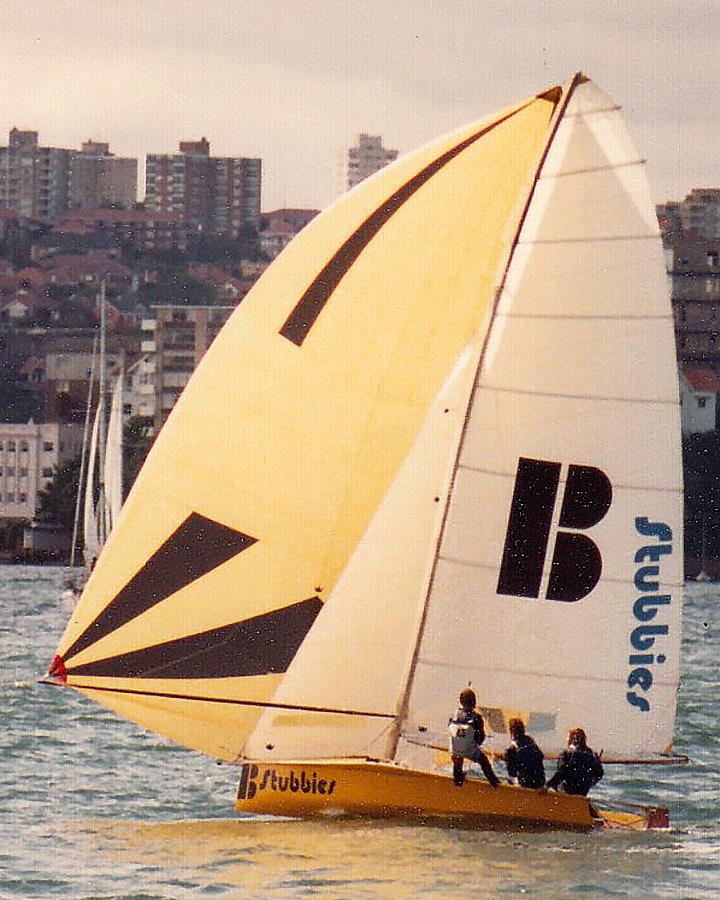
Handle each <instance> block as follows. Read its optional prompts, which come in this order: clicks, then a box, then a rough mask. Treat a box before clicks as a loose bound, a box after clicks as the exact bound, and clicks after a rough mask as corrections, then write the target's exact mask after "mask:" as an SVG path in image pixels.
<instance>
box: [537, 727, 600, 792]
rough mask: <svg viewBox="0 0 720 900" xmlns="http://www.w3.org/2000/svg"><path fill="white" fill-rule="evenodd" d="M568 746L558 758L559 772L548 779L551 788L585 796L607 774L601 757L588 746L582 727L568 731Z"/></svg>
mask: <svg viewBox="0 0 720 900" xmlns="http://www.w3.org/2000/svg"><path fill="white" fill-rule="evenodd" d="M567 742H568V748H567V750H563V752H562V753H561V754H560V756H559V758H558V767H557V772H555V774H554V775H553V777H552V778H551V779H550V781H548V785H547V786H548V787H549V788H555V790H558V789H559V790H561V791H563V792H564V793H566V794H578V795H580V796H582V797H584V796H585V795H586V794H587V792H588V791H589V790H590V788H591V787H594V786H595V785H596V784H597V783H598V781H600V779H601V778H602V777H603V775H604V774H605V773H604V771H603V767H602V763H601V762H600V757H599V756H598V755H597V753H595V752H594V750H593V749H592V747H588V745H587V738H586V737H585V732H584V731H583V730H582V728H573V729H571V730H570V731H569V732H568V737H567Z"/></svg>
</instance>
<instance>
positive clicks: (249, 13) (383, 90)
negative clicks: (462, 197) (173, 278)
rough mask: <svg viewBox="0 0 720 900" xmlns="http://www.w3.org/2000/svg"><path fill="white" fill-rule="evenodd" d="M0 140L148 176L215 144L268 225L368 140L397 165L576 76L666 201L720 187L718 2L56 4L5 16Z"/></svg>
mask: <svg viewBox="0 0 720 900" xmlns="http://www.w3.org/2000/svg"><path fill="white" fill-rule="evenodd" d="M3 20H4V22H3V28H2V30H1V33H0V47H1V48H2V53H3V58H4V59H5V61H6V66H7V71H8V72H9V73H10V76H9V80H10V84H9V88H10V89H9V91H8V93H7V98H6V102H5V104H4V105H3V107H2V109H3V114H2V116H1V117H0V133H3V132H5V133H7V132H8V131H9V130H10V129H11V128H12V127H14V126H16V127H18V128H21V129H33V130H36V131H38V132H39V133H40V142H41V143H42V144H43V145H44V146H58V147H75V146H77V147H79V146H80V145H81V143H82V142H83V141H86V140H88V139H92V140H97V141H106V142H109V143H110V145H111V147H112V148H113V151H114V152H115V153H117V154H118V155H119V156H130V157H135V158H137V159H138V160H139V162H140V172H139V179H138V180H139V183H140V185H141V187H140V194H141V197H142V194H143V193H144V187H143V185H144V171H143V168H144V167H143V163H144V159H145V156H146V155H147V154H151V153H171V152H174V148H175V147H176V146H177V144H178V142H179V141H181V140H198V139H199V138H201V137H203V136H204V137H206V138H207V139H208V140H209V141H210V143H211V146H212V148H213V153H214V154H217V155H218V156H246V157H260V158H261V159H262V161H263V203H262V205H263V209H265V210H269V209H273V208H277V207H283V206H288V207H316V208H322V207H323V206H326V205H327V204H328V203H329V202H330V201H331V200H332V199H333V197H334V196H335V186H336V171H337V155H338V152H339V151H341V150H342V149H343V148H344V147H346V146H348V145H349V144H351V143H353V142H354V140H355V138H356V137H357V135H358V134H359V133H361V132H366V133H369V134H377V135H381V136H382V139H383V142H384V144H385V145H386V146H388V147H393V148H397V149H398V150H399V151H400V153H401V154H402V153H406V152H408V151H410V150H412V149H413V148H414V147H417V146H419V145H421V144H423V143H425V142H426V141H428V140H432V139H433V138H434V137H437V136H439V135H441V134H443V133H444V132H447V131H450V130H452V129H453V128H455V127H457V126H460V125H462V124H464V123H466V122H468V121H472V120H474V119H478V118H481V117H483V116H484V115H486V114H489V113H492V112H494V111H496V110H498V109H500V108H502V107H503V106H504V105H507V104H509V103H510V102H513V101H514V100H516V99H517V97H518V96H522V95H524V94H525V95H530V94H533V93H536V92H539V91H541V90H543V89H545V88H547V87H548V86H550V85H552V84H555V83H557V82H562V81H564V80H566V79H567V78H568V77H569V76H570V75H571V74H572V73H573V72H574V71H577V70H580V69H581V70H583V71H585V72H587V74H589V75H590V76H591V77H592V78H593V79H595V80H596V81H597V82H598V83H599V84H600V85H601V86H602V87H603V88H604V89H605V90H607V91H609V92H610V93H611V94H612V95H613V96H614V97H615V99H616V100H617V101H618V102H619V103H620V104H622V105H623V107H624V110H625V115H626V118H627V120H628V124H629V127H630V129H631V131H632V134H633V136H634V138H635V140H636V142H637V144H638V146H639V148H640V150H641V152H642V153H643V155H645V156H646V157H647V158H648V160H649V170H650V171H649V174H650V178H651V183H652V190H653V195H654V197H655V199H656V200H657V201H662V200H665V199H679V198H682V197H684V196H685V194H686V193H687V192H688V191H689V190H690V189H691V188H692V187H698V186H703V187H705V186H708V187H713V186H717V185H718V184H720V171H719V169H720V166H719V165H718V162H719V161H718V157H717V151H716V150H715V147H714V143H713V140H712V136H713V133H714V131H715V130H716V121H715V120H716V119H717V112H716V104H715V103H714V95H715V85H716V84H717V80H718V79H717V76H718V75H719V74H720V61H719V60H718V58H717V54H716V53H715V50H714V48H715V46H716V43H717V37H718V33H719V31H720V26H718V22H717V19H716V17H715V16H714V15H713V7H712V6H711V4H708V3H696V4H692V3H691V4H679V3H676V2H671V0H654V2H652V3H643V2H636V0H623V2H611V0H599V2H586V0H577V2H575V0H558V2H547V0H528V2H525V3H522V4H517V3H513V2H497V3H494V4H492V6H487V5H485V4H481V3H470V2H462V0H460V2H456V3H453V4H448V5H447V6H446V5H443V4H431V3H429V2H425V0H409V2H404V3H402V4H397V5H395V4H385V3H382V2H378V0H369V2H366V3H357V2H350V0H335V2H321V0H317V2H312V0H308V2H303V3H288V2H280V0H266V2H263V3H262V4H261V3H248V4H241V5H240V4H235V3H231V2H228V0H209V2H208V3H206V4H203V5H202V7H201V5H200V4H195V3H189V2H181V3H177V2H169V0H150V2H144V3H142V2H138V0H121V2H118V3H115V4H103V3H101V2H99V0H87V2H84V3H82V4H81V3H79V2H77V0H55V2H52V3H51V2H45V0H40V2H37V3H33V4H26V3H24V2H20V0H7V2H6V3H5V4H4V5H3Z"/></svg>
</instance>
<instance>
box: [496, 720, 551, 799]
mask: <svg viewBox="0 0 720 900" xmlns="http://www.w3.org/2000/svg"><path fill="white" fill-rule="evenodd" d="M508 731H509V732H510V737H511V738H512V743H511V744H510V746H509V747H508V748H507V750H506V751H505V765H506V766H507V772H508V777H509V778H510V780H511V781H513V782H516V783H517V784H519V785H520V787H525V788H541V787H544V786H545V767H544V766H543V758H544V757H543V752H542V750H541V749H540V748H539V747H538V745H537V744H536V743H535V741H534V740H533V739H532V738H531V737H530V735H529V734H525V724H524V722H523V721H522V719H510V722H509V723H508Z"/></svg>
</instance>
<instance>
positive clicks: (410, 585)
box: [245, 79, 682, 760]
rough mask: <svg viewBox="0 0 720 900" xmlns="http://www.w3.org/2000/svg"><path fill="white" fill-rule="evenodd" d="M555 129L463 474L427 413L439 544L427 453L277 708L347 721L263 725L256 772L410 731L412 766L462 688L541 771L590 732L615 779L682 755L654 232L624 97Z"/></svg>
mask: <svg viewBox="0 0 720 900" xmlns="http://www.w3.org/2000/svg"><path fill="white" fill-rule="evenodd" d="M556 124H557V127H556V130H555V132H554V134H553V136H552V140H551V142H550V144H549V147H548V152H547V156H546V157H545V159H544V161H543V163H542V165H541V166H540V167H539V170H538V178H537V183H536V185H535V187H534V190H533V193H532V200H531V202H530V205H529V207H528V209H527V214H526V215H525V217H524V221H523V223H522V227H521V228H520V231H519V234H518V237H517V241H513V242H512V251H513V252H512V256H511V259H510V263H509V267H508V270H507V273H506V277H505V278H504V279H503V280H502V290H501V293H500V296H499V299H498V303H497V307H496V309H495V311H494V315H493V316H492V318H491V319H489V320H488V321H487V322H486V324H485V329H484V332H482V331H481V333H480V338H479V339H480V340H482V341H484V350H483V353H482V360H481V364H480V368H479V372H478V377H477V380H476V385H475V389H474V392H473V394H472V401H471V403H470V406H469V408H468V421H467V426H466V428H465V430H464V434H463V436H462V441H461V445H460V451H459V455H458V454H457V442H456V441H455V445H453V444H454V438H452V436H451V435H448V434H447V433H446V432H444V431H443V430H442V429H437V428H436V427H435V424H434V423H433V415H434V411H431V413H430V414H429V415H428V418H427V419H426V421H425V427H424V429H423V431H422V432H421V435H422V441H423V442H425V441H429V442H430V443H432V442H433V441H434V442H435V447H436V450H437V451H438V452H440V453H442V452H443V451H444V452H446V453H448V454H449V456H451V457H452V459H453V461H454V460H455V459H457V464H456V467H455V472H454V477H453V478H452V479H450V478H449V477H448V478H446V479H445V480H446V485H445V488H444V490H443V491H442V492H441V501H442V508H443V510H444V511H446V517H445V519H444V521H443V523H442V534H441V538H440V540H439V541H438V536H437V530H438V528H440V523H439V522H438V521H437V519H433V518H429V519H427V520H422V519H420V522H421V523H422V532H423V534H422V537H421V538H420V540H419V541H418V542H415V538H416V537H417V535H416V531H415V528H414V521H415V520H414V517H415V516H417V515H418V513H417V510H416V507H417V498H418V497H419V496H422V494H423V492H425V493H427V490H428V488H429V489H430V490H432V489H433V488H432V487H431V485H434V484H439V483H441V482H442V481H443V477H442V474H441V473H442V472H443V469H442V466H440V465H439V464H438V467H437V468H435V469H434V468H433V465H432V464H431V463H430V462H429V461H430V460H432V458H433V457H432V452H431V451H430V452H428V451H426V453H425V456H424V462H423V463H420V462H419V457H418V456H417V455H416V454H417V449H416V448H415V449H414V450H413V451H411V453H410V454H409V456H408V458H407V460H406V462H405V465H404V466H403V468H402V469H401V471H400V473H399V474H398V476H397V477H396V479H395V481H394V483H393V486H392V488H391V489H390V491H389V492H388V494H387V495H386V498H385V501H384V503H383V504H382V505H381V506H380V507H379V510H378V513H377V514H376V517H375V518H374V519H373V520H372V522H371V523H370V526H369V528H368V530H367V531H366V534H365V537H364V538H363V541H361V543H360V544H359V545H358V548H357V550H356V553H355V555H354V557H353V558H351V560H350V563H349V565H348V566H347V568H346V570H345V572H344V573H343V575H342V576H341V578H340V580H339V581H338V584H337V587H336V589H335V591H334V592H333V595H332V596H331V598H330V600H329V602H328V604H327V605H326V607H325V608H324V609H323V611H322V612H321V614H320V616H319V617H318V620H317V622H316V624H315V627H314V629H313V630H312V632H311V633H310V635H309V637H308V639H307V641H306V642H305V644H304V645H303V646H302V647H301V649H300V651H299V652H298V654H297V656H296V657H295V660H294V661H293V663H292V664H291V666H290V668H289V670H288V672H287V674H286V676H285V679H284V680H283V682H282V683H281V685H280V687H279V688H278V691H277V692H276V695H275V697H274V698H273V702H274V703H277V704H278V706H279V707H281V706H293V707H299V708H301V709H302V708H303V707H305V708H307V707H309V708H310V709H311V710H313V709H315V710H317V709H319V708H322V707H326V708H331V709H333V710H335V711H336V712H335V713H332V712H330V710H329V709H328V710H326V711H324V712H313V711H308V710H307V709H306V710H305V711H304V712H298V711H292V712H288V711H286V710H283V709H276V710H272V709H271V710H269V711H268V712H266V713H265V714H264V716H263V717H262V719H261V720H260V722H259V724H258V727H257V729H256V731H255V733H254V734H253V736H252V737H251V739H250V740H249V742H248V744H247V746H246V748H245V753H246V754H247V755H248V756H250V757H252V758H275V759H282V758H288V756H290V758H298V757H306V758H307V757H313V756H315V757H318V756H319V757H324V758H328V757H332V756H338V755H362V754H367V753H370V754H378V755H383V750H387V747H388V744H389V743H390V744H391V752H392V749H393V747H392V737H393V734H392V728H391V727H390V726H389V724H388V723H389V722H390V718H391V717H392V716H393V714H395V713H399V714H400V717H401V723H400V729H401V733H402V736H401V739H400V741H399V744H398V746H397V750H396V754H397V756H398V757H399V758H409V757H414V758H415V759H417V752H416V748H417V745H418V744H422V743H426V744H432V737H433V736H434V735H442V734H443V733H444V726H445V723H446V721H447V716H448V712H449V710H450V709H451V708H452V706H453V704H454V702H455V699H456V695H457V692H458V690H459V689H460V688H462V687H464V686H465V685H467V684H468V683H472V685H473V687H474V688H475V690H476V692H477V695H478V699H479V703H480V705H481V706H482V707H484V708H485V709H487V710H488V712H489V715H488V719H489V720H490V722H491V723H494V724H495V726H496V727H497V728H501V727H502V726H503V724H505V723H506V722H507V719H508V717H509V716H511V715H515V714H517V715H520V716H522V717H523V718H524V719H525V720H526V721H528V723H529V728H530V730H531V731H533V733H534V734H535V735H536V737H537V738H538V740H540V741H541V743H542V744H543V746H544V747H545V749H546V750H548V751H552V750H557V749H560V747H562V746H563V745H564V737H565V732H566V731H567V729H568V728H569V727H571V726H574V725H577V724H580V725H582V726H583V727H584V728H585V729H586V731H587V733H588V735H589V736H590V739H591V740H592V741H593V743H594V744H595V746H596V747H598V748H600V747H602V748H603V749H604V750H605V754H606V758H616V759H624V760H632V759H638V758H640V757H644V756H648V755H651V754H654V753H658V752H661V751H663V750H665V749H666V748H667V746H668V745H669V744H670V742H671V740H672V727H673V719H674V707H675V694H676V688H677V682H678V657H679V644H680V602H681V598H680V586H681V583H682V582H681V558H682V473H681V460H680V451H679V435H680V425H679V406H678V388H677V376H676V370H675V357H674V346H673V326H672V318H671V312H670V304H669V299H668V296H667V287H666V282H665V275H664V266H663V259H662V253H661V247H660V242H659V235H658V230H657V223H656V220H655V215H654V209H653V206H652V203H651V201H650V196H649V191H648V189H647V184H646V179H645V174H644V166H643V161H642V160H641V159H639V157H638V155H637V152H636V151H635V149H634V147H633V145H632V143H631V141H630V140H629V138H628V136H627V134H626V131H625V128H624V125H623V123H622V119H621V116H620V113H619V111H618V108H617V107H616V106H615V104H614V103H613V102H612V101H611V100H610V98H609V97H607V95H605V94H604V93H603V92H601V91H600V90H599V89H598V88H597V87H596V86H595V85H593V84H592V83H590V82H588V81H584V80H582V79H578V80H577V83H576V84H575V85H574V86H573V90H572V92H571V94H570V97H569V101H568V102H567V106H566V107H565V108H564V110H563V111H562V114H561V116H560V117H559V120H558V121H557V123H556ZM468 393H469V392H468ZM448 405H450V406H451V405H452V404H451V403H450V404H448ZM436 408H437V407H435V408H434V410H436ZM433 429H434V431H433ZM431 435H434V436H431ZM440 448H442V451H441V449H440ZM426 479H427V480H426ZM403 510H405V515H404V516H403ZM390 524H391V525H392V529H391V528H390ZM405 538H407V549H408V552H407V555H406V556H405V557H403V556H402V549H401V548H402V547H403V541H404V539H405ZM369 548H371V549H372V552H369ZM388 558H390V559H391V560H392V565H393V566H394V567H395V570H393V572H392V573H389V572H388ZM397 567H399V568H400V572H399V573H398V572H397V571H396V570H397ZM405 567H406V568H405ZM423 579H424V585H421V584H420V582H421V581H422V580H423ZM423 587H424V590H423V589H422V588H423ZM426 597H427V604H426V606H425V598H426ZM424 607H425V609H424V620H423V608H424ZM411 622H414V623H415V624H414V625H413V626H412V629H413V630H412V638H411V640H409V641H408V642H407V643H406V644H403V641H402V638H403V637H404V636H405V633H406V632H405V631H404V630H403V629H410V623H411ZM421 623H422V624H421ZM418 629H419V631H418ZM411 660H412V661H411ZM408 670H409V678H408V677H407V673H408ZM403 676H404V677H405V681H404V680H403ZM360 712H365V713H366V715H365V716H362V715H358V713H360ZM370 714H372V715H373V716H378V718H371V717H370ZM380 714H382V715H383V718H379V715H380ZM506 740H507V738H506V735H505V734H504V733H499V734H497V735H495V736H494V737H491V739H490V741H489V744H490V746H493V743H494V746H495V747H502V746H504V744H505V743H506Z"/></svg>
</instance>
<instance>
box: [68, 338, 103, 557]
mask: <svg viewBox="0 0 720 900" xmlns="http://www.w3.org/2000/svg"><path fill="white" fill-rule="evenodd" d="M96 365H97V335H95V337H94V338H93V350H92V361H91V363H90V372H89V379H88V390H87V399H86V402H85V421H84V423H83V439H82V450H81V453H80V474H79V475H78V489H77V496H76V498H75V518H74V520H73V532H72V545H71V547H70V568H71V569H72V568H74V566H75V556H76V553H77V539H78V530H79V526H80V506H81V503H80V501H81V499H82V494H83V485H84V484H85V471H86V468H87V452H88V437H89V435H90V409H91V407H92V393H93V386H94V384H95V369H96Z"/></svg>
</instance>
